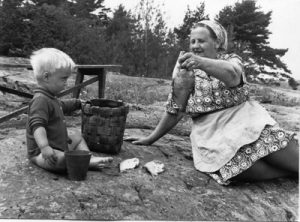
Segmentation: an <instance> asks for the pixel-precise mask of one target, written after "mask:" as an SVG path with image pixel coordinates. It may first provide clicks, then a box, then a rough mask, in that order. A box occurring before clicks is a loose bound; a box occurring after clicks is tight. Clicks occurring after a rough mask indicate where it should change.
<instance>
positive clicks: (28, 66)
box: [0, 63, 32, 70]
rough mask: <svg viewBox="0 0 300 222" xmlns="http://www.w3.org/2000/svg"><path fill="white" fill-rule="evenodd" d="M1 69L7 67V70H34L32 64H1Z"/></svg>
mask: <svg viewBox="0 0 300 222" xmlns="http://www.w3.org/2000/svg"><path fill="white" fill-rule="evenodd" d="M0 67H5V68H26V69H30V70H32V66H31V64H8V63H4V64H0Z"/></svg>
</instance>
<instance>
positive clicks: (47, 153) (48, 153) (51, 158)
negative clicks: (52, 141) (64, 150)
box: [41, 146, 57, 166]
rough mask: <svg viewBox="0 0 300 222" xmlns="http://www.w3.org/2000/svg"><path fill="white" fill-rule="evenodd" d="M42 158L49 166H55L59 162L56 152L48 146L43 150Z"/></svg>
mask: <svg viewBox="0 0 300 222" xmlns="http://www.w3.org/2000/svg"><path fill="white" fill-rule="evenodd" d="M41 152H42V156H43V158H44V159H45V161H46V162H48V164H49V165H51V166H55V164H56V162H57V156H56V154H55V152H54V150H53V149H52V148H51V147H50V146H46V147H44V148H42V149H41Z"/></svg>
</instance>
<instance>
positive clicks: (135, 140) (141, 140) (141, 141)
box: [124, 136, 152, 146]
mask: <svg viewBox="0 0 300 222" xmlns="http://www.w3.org/2000/svg"><path fill="white" fill-rule="evenodd" d="M124 141H129V142H131V143H132V144H136V145H146V146H147V145H151V144H152V142H151V141H150V140H149V138H148V137H142V136H129V137H126V138H124Z"/></svg>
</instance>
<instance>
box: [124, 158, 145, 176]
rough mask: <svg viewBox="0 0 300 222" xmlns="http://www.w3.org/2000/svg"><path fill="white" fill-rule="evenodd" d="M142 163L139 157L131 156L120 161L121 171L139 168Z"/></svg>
mask: <svg viewBox="0 0 300 222" xmlns="http://www.w3.org/2000/svg"><path fill="white" fill-rule="evenodd" d="M139 164H140V160H139V159H138V158H131V159H126V160H123V161H122V162H121V163H120V172H121V173H122V172H124V171H126V170H130V169H134V168H137V167H138V166H139Z"/></svg>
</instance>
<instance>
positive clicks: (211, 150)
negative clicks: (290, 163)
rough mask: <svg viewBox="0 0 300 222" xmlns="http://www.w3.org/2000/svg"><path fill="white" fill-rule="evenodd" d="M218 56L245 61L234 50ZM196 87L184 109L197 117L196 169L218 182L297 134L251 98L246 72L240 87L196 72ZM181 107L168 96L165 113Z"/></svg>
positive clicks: (194, 137)
mask: <svg viewBox="0 0 300 222" xmlns="http://www.w3.org/2000/svg"><path fill="white" fill-rule="evenodd" d="M219 59H223V60H227V61H230V59H235V61H237V60H236V59H238V61H240V63H239V64H240V65H241V67H243V64H242V60H241V59H240V57H238V56H237V55H235V54H229V55H228V54H226V55H225V54H224V55H220V56H219ZM194 74H195V86H194V88H193V90H191V91H192V93H191V94H190V96H189V99H188V103H187V107H186V109H185V112H186V113H187V114H189V115H190V116H191V117H192V119H193V126H192V132H191V135H190V138H191V144H192V152H193V160H194V165H195V168H196V169H197V170H199V171H201V172H205V173H207V174H208V175H209V176H211V177H212V178H213V179H215V180H216V181H217V182H218V183H219V184H223V185H227V184H229V183H230V182H231V180H230V179H231V178H233V177H235V176H236V175H238V174H240V173H241V172H243V171H245V170H246V169H248V168H249V167H251V166H252V165H253V164H254V163H255V161H257V160H259V159H260V158H263V157H265V156H266V155H269V154H270V153H272V152H276V151H278V150H280V149H283V148H285V147H286V146H287V144H288V143H289V141H290V140H292V139H293V137H294V133H291V132H287V131H286V130H283V129H281V128H280V127H278V124H277V123H276V122H275V120H274V119H273V118H272V117H271V116H270V115H269V114H268V112H267V111H266V110H265V109H264V108H263V107H262V106H261V105H259V104H258V103H257V102H256V101H252V100H249V85H248V84H247V83H246V80H245V76H244V73H243V74H242V80H243V81H242V83H241V84H240V85H239V86H236V87H231V88H228V87H226V85H225V84H224V83H223V82H222V81H220V80H218V79H216V78H214V77H212V76H209V75H207V74H206V73H205V72H204V71H202V70H194ZM178 107H179V106H178V105H177V104H176V103H175V102H174V100H173V89H172V91H171V93H170V94H169V97H168V101H167V104H166V111H167V112H168V113H170V114H175V115H176V114H177V113H178V112H179V108H178Z"/></svg>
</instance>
